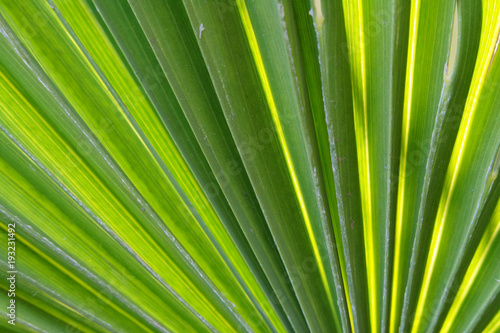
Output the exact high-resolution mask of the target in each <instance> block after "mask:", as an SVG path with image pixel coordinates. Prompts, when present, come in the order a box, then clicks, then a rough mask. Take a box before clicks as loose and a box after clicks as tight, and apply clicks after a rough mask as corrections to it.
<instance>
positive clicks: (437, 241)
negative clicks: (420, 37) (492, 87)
mask: <svg viewBox="0 0 500 333" xmlns="http://www.w3.org/2000/svg"><path fill="white" fill-rule="evenodd" d="M495 7H496V6H495V5H494V7H493V8H492V10H491V12H492V13H496V15H497V16H498V7H497V8H495ZM489 18H494V16H493V17H492V16H490V17H489ZM488 26H490V27H492V28H490V29H489V31H486V32H484V31H483V34H484V35H483V36H485V37H484V38H483V39H482V48H481V49H482V50H483V52H481V53H480V54H482V58H481V57H480V58H479V59H481V63H480V64H481V65H480V67H479V70H478V71H477V73H478V75H477V76H476V78H475V79H474V81H473V85H474V86H475V89H473V90H472V89H471V91H472V94H471V95H469V98H468V100H467V104H466V109H465V112H464V118H463V119H464V120H465V119H467V122H466V123H464V122H463V121H462V124H461V126H460V131H459V135H458V137H457V140H456V142H457V143H459V144H460V146H457V145H456V146H455V148H454V151H453V155H452V158H451V159H450V166H451V165H453V161H455V164H454V168H453V170H451V169H449V170H448V174H447V176H446V182H445V184H449V186H448V188H449V190H448V191H447V192H446V193H443V196H442V197H441V200H440V203H439V210H438V214H437V217H436V224H435V228H434V232H433V235H432V242H431V247H430V251H429V254H430V256H429V257H428V258H427V264H426V268H425V273H424V281H423V283H422V289H421V292H420V296H419V300H418V306H417V311H416V314H415V323H414V326H413V330H412V333H416V332H417V331H418V328H419V325H420V321H421V317H422V314H423V311H424V306H425V303H426V298H427V294H428V292H429V288H430V284H431V278H432V273H433V271H434V267H435V265H436V260H437V255H438V253H439V248H440V245H441V237H442V234H443V231H444V226H445V224H446V223H445V222H446V220H447V214H448V209H449V205H450V202H451V196H452V193H453V190H454V188H455V184H456V181H457V175H458V172H459V169H460V166H461V161H462V155H463V150H464V147H465V145H466V143H467V138H468V135H469V126H470V124H471V122H472V119H473V118H474V115H475V111H476V105H477V101H478V100H479V97H480V95H481V89H482V87H483V85H484V81H485V78H486V74H487V72H488V68H489V65H488V64H489V60H490V59H491V56H492V54H493V51H494V49H495V42H496V38H495V37H497V35H498V31H499V29H500V20H499V19H498V18H497V20H496V22H491V24H490V25H488ZM483 27H485V26H484V25H483ZM492 30H493V32H496V33H495V34H492ZM492 38H495V39H494V40H493V39H492ZM492 40H493V41H494V42H492ZM458 147H459V148H458ZM457 148H458V151H457ZM450 171H451V173H450Z"/></svg>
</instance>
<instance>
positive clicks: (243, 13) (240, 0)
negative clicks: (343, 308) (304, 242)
mask: <svg viewBox="0 0 500 333" xmlns="http://www.w3.org/2000/svg"><path fill="white" fill-rule="evenodd" d="M237 5H238V10H239V13H240V17H241V19H242V23H243V27H244V29H245V33H246V36H247V39H248V44H249V46H250V49H251V51H252V54H253V59H254V61H255V64H256V67H257V71H258V73H259V77H260V80H261V83H262V87H263V89H264V94H265V96H266V100H267V103H268V106H269V110H270V112H271V116H272V119H273V123H274V126H275V128H276V131H277V134H278V138H279V142H280V145H281V148H282V150H283V154H284V155H285V160H286V164H287V167H288V171H289V173H290V177H291V178H292V183H293V187H294V190H295V193H296V195H297V200H298V201H299V205H300V209H301V211H302V213H303V217H304V222H305V225H306V228H307V232H308V236H309V239H310V241H311V245H312V248H313V251H314V255H315V257H316V262H317V264H318V268H319V271H320V275H321V279H322V282H323V286H324V288H325V290H326V293H327V297H328V300H329V303H330V306H331V309H332V312H333V315H334V317H336V314H335V311H334V309H335V303H334V301H333V298H332V292H331V290H330V286H329V284H328V279H327V276H326V272H325V268H324V265H323V262H322V260H321V254H320V251H319V247H318V244H317V241H316V238H315V237H314V232H313V229H312V223H311V219H310V217H309V213H308V211H307V207H306V203H305V200H304V197H303V194H302V189H301V188H300V183H299V180H298V177H297V173H296V171H295V167H294V165H293V162H292V158H291V154H290V151H289V148H288V145H287V142H286V139H285V134H284V132H283V128H282V126H281V121H280V119H279V115H278V109H277V107H276V103H275V101H274V97H273V93H272V90H271V85H270V83H269V78H268V77H267V72H266V69H265V66H264V61H263V59H262V55H261V52H260V49H259V45H258V42H257V38H256V36H255V32H254V30H253V26H252V23H251V20H250V15H249V13H248V9H247V7H246V4H245V1H244V0H237Z"/></svg>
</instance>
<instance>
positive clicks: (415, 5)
mask: <svg viewBox="0 0 500 333" xmlns="http://www.w3.org/2000/svg"><path fill="white" fill-rule="evenodd" d="M419 14H420V1H415V2H412V14H411V15H412V20H411V28H410V34H411V35H410V40H409V42H408V44H409V45H408V48H409V49H410V50H411V52H410V53H409V54H408V64H409V66H408V75H407V77H406V87H407V89H406V92H405V99H406V103H405V110H404V113H405V114H406V118H405V119H404V132H403V145H402V146H401V156H402V158H401V160H402V163H401V166H400V169H399V173H400V176H399V179H400V182H399V186H398V199H397V200H398V207H397V213H396V239H395V246H394V271H393V281H392V303H391V304H392V305H391V317H390V332H391V333H393V332H396V330H397V329H398V328H397V327H396V321H397V320H398V319H399V318H398V316H397V313H396V310H397V309H398V308H399V304H398V296H399V293H400V289H401V288H400V284H401V281H400V280H399V273H400V270H401V267H400V266H401V260H402V258H401V252H400V248H401V243H402V239H401V238H402V231H403V230H402V229H403V216H404V202H405V199H404V197H405V180H406V163H407V160H408V157H407V156H408V140H409V137H410V123H411V109H412V108H411V104H412V100H413V74H414V70H415V53H416V49H417V48H416V43H417V36H418V23H417V22H418V19H419V16H420V15H419Z"/></svg>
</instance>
